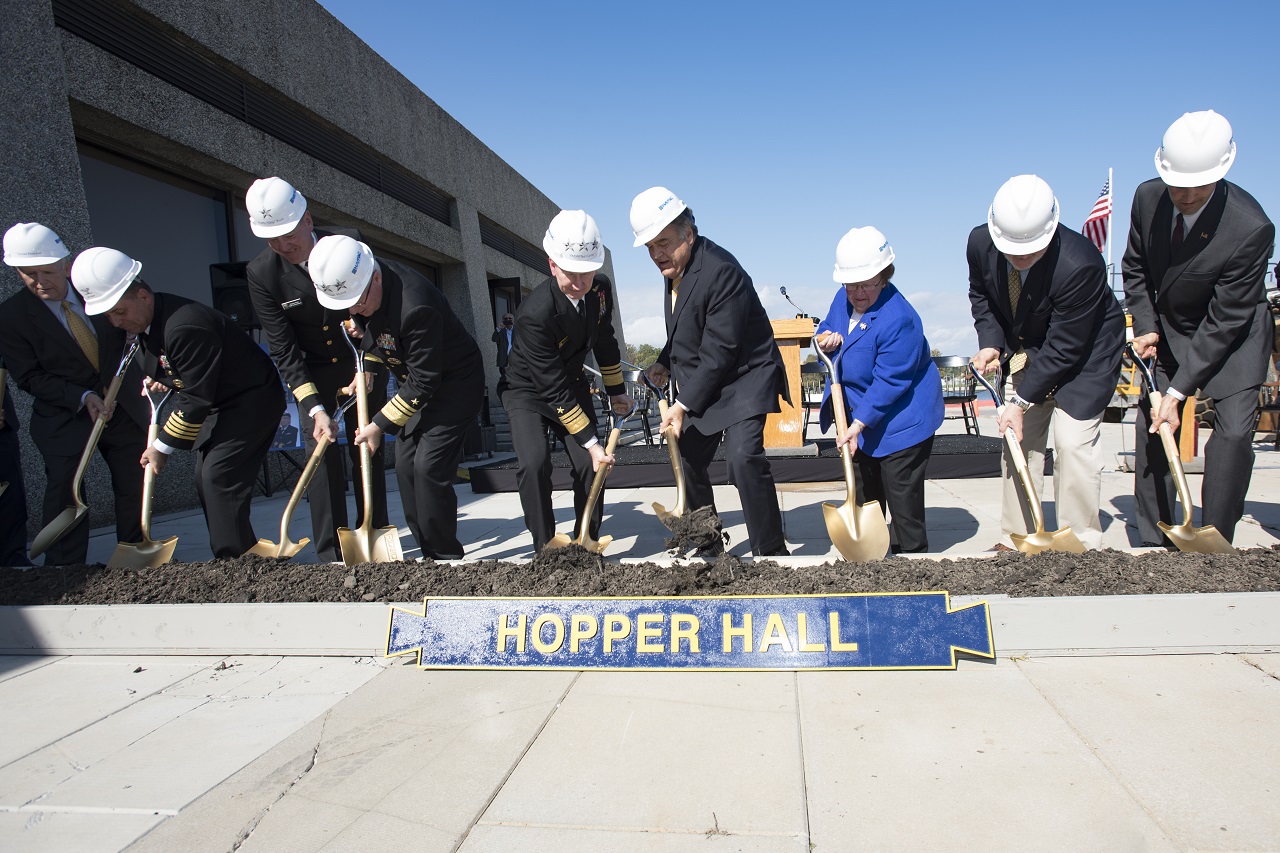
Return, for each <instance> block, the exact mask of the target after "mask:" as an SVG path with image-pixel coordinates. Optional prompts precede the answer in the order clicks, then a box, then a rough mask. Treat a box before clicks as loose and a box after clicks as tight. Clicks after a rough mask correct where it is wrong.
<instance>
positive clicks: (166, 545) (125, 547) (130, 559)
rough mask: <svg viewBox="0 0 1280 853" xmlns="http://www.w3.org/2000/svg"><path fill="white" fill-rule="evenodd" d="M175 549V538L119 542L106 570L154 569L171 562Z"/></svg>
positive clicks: (176, 543)
mask: <svg viewBox="0 0 1280 853" xmlns="http://www.w3.org/2000/svg"><path fill="white" fill-rule="evenodd" d="M177 547H178V537H177V536H170V537H169V538H168V539H159V540H153V539H147V540H144V541H142V542H119V543H117V544H116V550H115V552H114V553H113V554H112V555H111V559H110V560H109V561H107V568H110V569H154V568H157V567H158V566H163V565H164V564H165V563H167V562H169V561H170V560H172V559H173V551H174V549H175V548H177Z"/></svg>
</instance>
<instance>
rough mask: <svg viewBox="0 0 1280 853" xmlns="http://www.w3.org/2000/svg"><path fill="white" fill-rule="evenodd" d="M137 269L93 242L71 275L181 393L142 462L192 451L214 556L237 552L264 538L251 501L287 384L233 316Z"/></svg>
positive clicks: (90, 303)
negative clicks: (158, 289)
mask: <svg viewBox="0 0 1280 853" xmlns="http://www.w3.org/2000/svg"><path fill="white" fill-rule="evenodd" d="M141 271H142V265H141V264H140V263H137V262H135V261H132V260H131V259H129V258H128V257H127V256H125V255H124V254H122V253H120V252H117V251H115V250H114V249H104V248H96V249H89V250H88V251H86V252H84V253H82V254H81V255H80V256H79V257H78V258H76V262H75V264H74V265H73V266H72V270H71V277H72V281H73V282H74V283H75V286H76V289H77V290H79V291H80V292H81V294H83V295H84V297H85V303H86V306H87V308H88V310H89V311H90V312H91V313H105V314H106V315H107V317H108V319H109V320H110V321H111V322H112V324H113V325H115V326H117V327H118V328H122V329H124V330H125V331H127V332H133V333H135V334H137V335H138V338H139V340H140V341H141V343H142V353H141V358H142V362H141V366H142V369H143V371H144V372H145V373H146V374H147V375H148V376H150V377H151V378H152V379H154V380H155V381H157V382H159V383H160V384H161V385H164V386H165V387H167V388H171V389H173V391H174V392H175V393H174V394H173V397H171V398H170V400H171V405H170V406H169V415H168V417H167V418H166V419H165V420H164V422H163V423H162V424H161V425H160V432H159V437H158V438H157V439H156V442H155V444H153V445H152V447H151V448H148V450H147V452H146V454H145V455H144V459H147V458H148V456H150V457H152V458H154V457H155V456H158V455H161V454H165V455H167V454H168V453H170V452H172V451H175V450H194V451H195V454H196V466H195V480H196V492H197V494H198V495H199V496H200V505H201V506H202V507H203V508H204V515H205V523H206V524H207V526H208V528H209V546H210V548H211V549H212V551H213V556H214V557H239V556H241V555H243V554H244V553H245V552H246V551H248V550H249V549H250V548H252V547H253V546H254V545H256V544H257V542H258V537H257V535H256V534H255V533H254V531H253V524H252V523H251V522H250V520H249V505H250V501H251V500H252V498H253V487H254V483H255V481H256V479H257V476H258V472H259V471H260V470H261V468H262V461H263V459H265V458H266V455H267V451H268V450H270V448H271V441H272V439H273V438H274V437H275V434H276V429H277V428H278V427H279V424H280V415H281V413H282V412H283V411H284V386H283V385H282V384H281V382H280V375H279V374H278V373H277V372H276V369H275V366H274V365H273V364H272V363H271V359H270V358H269V357H268V356H267V354H266V353H265V352H263V351H262V349H261V348H260V347H259V346H258V345H257V344H256V343H254V342H253V340H252V339H251V338H250V337H249V336H248V335H247V334H245V332H244V330H243V329H241V328H240V327H239V326H238V325H237V324H236V322H235V321H234V320H232V319H231V318H230V317H228V316H227V315H225V314H223V313H222V312H221V311H217V310H215V309H213V308H210V307H209V306H208V305H202V304H200V303H199V302H193V301H191V300H190V299H185V298H183V297H181V296H176V295H174V294H171V293H155V292H153V291H152V290H151V289H150V287H149V286H148V285H147V284H146V283H145V282H144V281H142V279H141V278H139V277H138V275H139V273H141ZM156 451H159V453H157V452H156ZM153 464H154V463H153ZM160 464H161V465H163V462H161V463H160Z"/></svg>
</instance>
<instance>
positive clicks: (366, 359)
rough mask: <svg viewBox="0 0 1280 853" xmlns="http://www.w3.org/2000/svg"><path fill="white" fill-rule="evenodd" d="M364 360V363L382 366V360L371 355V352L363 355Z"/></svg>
mask: <svg viewBox="0 0 1280 853" xmlns="http://www.w3.org/2000/svg"><path fill="white" fill-rule="evenodd" d="M364 360H365V361H376V362H377V363H378V364H382V359H381V358H380V357H379V356H376V355H374V354H373V353H371V352H367V353H365V354H364Z"/></svg>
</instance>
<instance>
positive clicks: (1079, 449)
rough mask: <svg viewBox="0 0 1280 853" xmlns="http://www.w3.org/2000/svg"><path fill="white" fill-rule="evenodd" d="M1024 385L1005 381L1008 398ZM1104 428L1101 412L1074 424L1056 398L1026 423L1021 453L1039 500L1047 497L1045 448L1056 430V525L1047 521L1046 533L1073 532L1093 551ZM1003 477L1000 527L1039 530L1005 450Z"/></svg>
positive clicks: (1098, 531) (1098, 526)
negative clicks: (1100, 437)
mask: <svg viewBox="0 0 1280 853" xmlns="http://www.w3.org/2000/svg"><path fill="white" fill-rule="evenodd" d="M1020 383H1021V374H1020V373H1019V374H1017V375H1015V376H1013V377H1012V378H1011V379H1009V380H1007V381H1006V382H1005V387H1004V399H1006V400H1007V399H1009V398H1010V397H1011V396H1013V392H1015V391H1016V390H1017V389H1018V385H1019V384H1020ZM1101 423H1102V412H1099V413H1098V414H1097V416H1096V417H1092V418H1087V419H1085V420H1076V419H1075V418H1073V417H1071V416H1070V415H1068V414H1067V413H1066V412H1064V411H1062V410H1061V409H1059V408H1058V404H1057V402H1056V401H1055V400H1054V399H1053V398H1052V397H1051V398H1049V399H1048V400H1046V401H1045V402H1043V403H1037V404H1036V405H1034V406H1032V407H1031V409H1030V410H1029V411H1028V412H1027V413H1026V414H1025V415H1023V418H1022V452H1023V453H1025V454H1026V456H1027V468H1028V470H1029V471H1030V472H1031V480H1032V483H1033V484H1034V486H1035V490H1036V494H1038V495H1040V497H1041V500H1043V499H1044V497H1045V495H1044V456H1045V448H1046V446H1047V444H1048V440H1049V427H1050V425H1052V426H1053V447H1054V464H1053V501H1054V508H1055V510H1056V512H1055V513H1054V514H1055V515H1056V516H1057V523H1056V524H1055V523H1054V521H1053V520H1052V519H1050V518H1046V520H1045V529H1046V530H1056V529H1058V528H1061V527H1070V528H1071V529H1072V531H1074V532H1075V534H1076V536H1078V537H1079V538H1080V541H1081V542H1083V543H1084V546H1085V547H1086V548H1089V549H1093V550H1097V549H1099V548H1101V547H1102V521H1101V519H1100V518H1099V516H1098V506H1099V504H1100V503H1101V500H1102V460H1101V458H1100V457H1099V455H1098V427H1099V425H1100V424H1101ZM1000 472H1001V474H1003V475H1004V498H1003V502H1002V506H1001V513H1000V526H1001V528H1002V529H1003V530H1004V532H1005V535H1006V536H1007V535H1009V534H1012V533H1017V534H1020V535H1021V534H1026V533H1029V532H1031V531H1032V530H1035V521H1034V519H1033V518H1032V515H1031V511H1030V510H1029V509H1028V508H1027V505H1026V502H1025V501H1024V500H1023V499H1022V485H1021V483H1020V482H1019V481H1018V476H1017V470H1016V469H1015V468H1014V466H1013V460H1012V459H1010V458H1009V449H1008V448H1007V447H1005V448H1004V452H1003V453H1002V454H1001V459H1000Z"/></svg>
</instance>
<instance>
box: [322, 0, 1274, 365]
mask: <svg viewBox="0 0 1280 853" xmlns="http://www.w3.org/2000/svg"><path fill="white" fill-rule="evenodd" d="M321 2H322V3H323V5H324V6H325V7H326V8H327V9H328V10H329V11H330V12H331V13H333V14H334V15H335V16H336V17H337V18H338V19H339V20H341V21H342V22H343V23H344V24H345V25H346V26H347V27H349V28H350V29H351V30H353V31H354V32H355V33H356V34H357V35H358V36H360V37H361V38H362V39H363V40H364V41H365V42H367V43H368V44H369V45H370V46H371V47H372V48H373V49H374V50H376V51H377V52H378V53H379V54H381V55H382V56H383V57H384V58H385V59H386V60H387V61H388V62H390V63H391V64H392V65H393V66H395V67H396V68H397V69H398V70H399V71H400V72H401V73H403V74H404V75H405V76H406V77H407V78H409V79H410V80H411V81H413V82H414V83H415V84H416V85H417V86H418V87H419V88H420V89H422V91H423V92H425V93H426V94H427V95H428V96H429V97H431V98H432V99H433V100H435V101H436V102H437V103H438V104H440V105H441V106H442V107H443V108H444V109H445V110H447V111H448V112H449V113H450V114H451V115H452V116H453V117H454V118H456V119H457V120H458V121H460V122H461V123H462V124H463V125H465V126H466V127H467V128H468V129H469V130H470V131H471V132H472V133H474V134H475V135H476V136H477V137H479V139H480V140H481V141H483V142H484V143H485V144H487V145H488V146H489V147H490V148H492V149H493V150H494V151H496V152H497V153H498V154H499V155H500V156H501V157H502V158H503V159H505V160H506V161H507V162H508V163H510V164H511V165H512V166H513V167H514V168H515V169H517V170H518V171H519V172H520V173H521V174H523V175H524V176H525V177H526V178H528V180H530V181H531V182H532V183H533V184H534V185H536V186H537V187H538V188H539V189H541V190H542V191H543V192H545V193H546V194H547V195H548V196H549V197H550V198H551V199H552V200H553V201H554V202H555V203H557V204H559V205H560V206H561V207H564V208H583V209H585V210H586V211H587V212H588V213H590V214H592V216H594V217H595V218H596V220H597V221H598V222H599V224H600V228H601V231H602V232H603V234H604V238H605V242H606V243H607V244H608V246H609V247H610V249H611V251H612V253H613V263H614V270H615V273H616V276H617V282H616V283H617V286H618V291H619V301H620V304H621V310H622V314H623V319H624V324H625V328H626V334H627V339H628V341H629V342H631V343H633V344H640V343H652V344H656V345H661V344H662V342H663V340H664V338H665V333H664V331H663V326H662V320H661V316H662V303H661V291H660V284H661V278H660V276H659V274H658V272H657V270H656V269H655V268H654V267H653V265H652V263H651V262H650V261H649V259H648V256H647V254H646V253H645V251H644V250H643V249H634V248H632V247H631V242H632V235H631V231H630V227H629V224H628V218H627V215H628V211H629V209H630V204H631V199H632V198H633V197H634V196H635V195H636V194H637V193H639V192H640V191H642V190H644V189H646V188H647V187H650V186H653V185H655V184H661V185H664V186H666V187H668V188H670V189H671V190H673V191H675V192H676V194H677V195H679V196H680V197H681V198H682V199H683V200H684V201H685V202H686V203H687V204H688V205H689V206H690V207H692V208H693V210H694V212H695V213H696V215H697V219H698V225H699V228H700V230H701V231H702V233H703V234H704V235H706V236H707V237H709V238H710V239H711V240H713V241H715V242H717V243H719V244H720V245H722V246H724V247H725V248H727V249H728V250H729V251H731V252H733V253H734V254H735V255H736V256H737V257H738V259H739V261H741V263H742V265H743V266H744V267H745V268H746V270H747V272H749V273H750V274H751V276H752V278H753V279H754V280H755V283H756V285H757V288H758V290H759V291H760V294H761V298H762V300H763V301H764V304H765V307H766V308H767V309H768V310H769V314H770V316H772V317H775V318H777V317H786V316H792V314H793V313H794V312H793V310H792V309H791V307H790V306H789V305H787V304H786V303H785V302H784V301H783V300H782V297H781V296H780V295H779V294H778V287H779V286H780V285H782V286H785V287H786V288H787V292H788V293H790V294H791V295H792V296H793V298H795V299H796V300H797V301H798V302H799V303H800V304H801V305H802V306H803V307H804V308H805V309H806V310H808V311H809V312H811V313H815V314H821V313H823V312H825V311H826V308H827V306H828V305H829V304H830V302H831V298H832V296H833V295H834V293H835V289H836V284H835V283H834V282H833V281H832V279H831V269H832V265H833V263H834V260H835V246H836V243H837V241H838V240H839V239H840V237H841V235H843V234H844V233H845V232H846V231H847V230H848V229H850V228H852V227H855V226H862V225H874V226H876V227H877V228H879V229H880V230H881V231H883V232H884V233H885V234H886V236H888V238H889V240H890V242H891V243H892V244H893V247H894V250H895V252H896V254H897V263H896V266H897V275H896V277H895V283H896V284H897V285H898V286H899V288H900V289H901V290H902V291H903V292H904V293H905V294H907V296H908V298H909V299H910V300H911V302H912V304H913V305H915V307H916V309H917V310H918V311H919V312H920V314H921V316H922V318H923V319H924V323H925V332H926V334H927V336H928V337H929V340H930V342H931V344H932V345H933V346H934V347H937V348H938V349H940V350H942V351H943V352H944V353H946V354H962V355H970V354H972V351H973V349H974V348H975V346H976V338H975V336H974V333H973V324H972V319H971V316H970V314H969V305H968V298H967V288H968V272H967V266H966V263H965V257H964V249H965V242H966V240H967V237H968V233H969V231H970V229H972V228H973V227H974V226H975V225H979V224H981V223H983V222H985V218H986V212H987V208H988V206H989V205H990V203H991V198H992V196H994V194H995V192H996V190H997V189H998V188H999V186H1000V185H1001V184H1002V183H1003V182H1004V181H1005V180H1006V179H1008V178H1009V177H1011V176H1013V175H1016V174H1020V173H1024V172H1034V173H1036V174H1038V175H1040V176H1041V177H1043V178H1044V179H1045V180H1047V181H1048V182H1049V184H1050V185H1051V186H1052V187H1053V188H1054V191H1055V193H1056V194H1057V196H1058V199H1059V202H1060V203H1061V206H1062V211H1063V216H1062V221H1063V224H1065V225H1067V226H1069V227H1071V228H1074V229H1076V230H1077V231H1078V230H1080V227H1081V225H1082V224H1083V222H1084V218H1085V216H1086V215H1087V214H1088V211H1089V209H1090V208H1091V207H1092V205H1093V202H1094V200H1095V199H1096V198H1097V195H1098V192H1099V191H1100V190H1101V188H1102V184H1103V181H1104V180H1106V177H1107V168H1108V167H1111V168H1114V169H1115V185H1116V193H1115V202H1116V205H1115V206H1116V216H1115V219H1114V227H1115V229H1116V230H1115V233H1118V234H1119V235H1120V240H1119V242H1118V243H1117V245H1116V247H1115V249H1114V253H1113V256H1114V262H1115V265H1116V268H1117V269H1118V268H1119V266H1120V258H1121V255H1122V254H1123V248H1124V239H1125V235H1126V234H1127V231H1128V212H1129V205H1130V203H1131V201H1132V198H1133V190H1134V188H1135V187H1136V186H1137V184H1139V183H1140V182H1142V181H1144V180H1147V179H1148V178H1152V177H1155V170H1154V167H1153V163H1152V158H1153V155H1154V153H1155V149H1156V148H1157V146H1158V145H1159V143H1160V137H1161V135H1162V134H1163V133H1164V130H1165V128H1166V127H1168V125H1169V124H1170V123H1171V122H1172V121H1173V120H1174V119H1176V118H1177V117H1178V116H1180V115H1181V114H1182V113H1184V112H1187V111H1190V110H1200V109H1214V110H1217V111H1218V112H1219V113H1222V114H1223V115H1225V116H1226V117H1227V118H1228V119H1229V120H1230V121H1231V124H1232V127H1233V130H1234V133H1235V138H1236V142H1237V145H1238V148H1239V155H1238V157H1237V160H1236V163H1235V165H1234V166H1233V167H1232V170H1231V173H1230V174H1229V175H1228V178H1229V179H1230V180H1232V181H1233V182H1235V183H1237V184H1239V185H1240V186H1242V187H1243V188H1244V189H1246V190H1248V191H1249V192H1250V193H1252V194H1253V195H1254V197H1255V198H1257V199H1258V201H1259V202H1260V203H1261V204H1262V206H1263V208H1264V209H1265V210H1266V211H1267V212H1268V213H1269V215H1270V216H1271V218H1272V219H1273V220H1276V219H1277V217H1280V168H1277V166H1278V165H1280V164H1278V163H1277V157H1278V156H1280V97H1277V93H1278V92H1280V87H1278V86H1277V81H1278V80H1280V49H1278V48H1277V37H1278V36H1280V3H1277V2H1275V1H1274V0H1258V1H1257V2H1230V0H1227V2H1218V3H1183V2H1163V3H1149V2H1148V3H1141V4H1140V3H1128V2H1112V3H1096V2H1076V3H1072V4H1038V3H1025V2H1024V3H1020V4H1011V3H997V2H992V3H976V2H955V3H942V2H937V3H923V2H921V3H913V2H888V3H875V4H871V3H862V2H843V3H837V2H819V3H792V4H787V5H784V4H760V3H751V2H732V3H731V2H693V0H690V2H687V3H685V4H683V5H681V4H634V3H627V4H622V3H609V2H595V3H567V2H538V3H529V2H519V3H517V2H510V3H505V2H504V3H496V2H482V0H474V2H469V3H460V2H448V3H441V2H434V0H433V2H422V1H421V0H420V1H419V2H412V0H321ZM1116 282H1117V286H1118V283H1119V280H1118V279H1117V280H1116Z"/></svg>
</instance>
